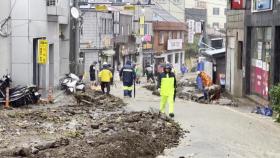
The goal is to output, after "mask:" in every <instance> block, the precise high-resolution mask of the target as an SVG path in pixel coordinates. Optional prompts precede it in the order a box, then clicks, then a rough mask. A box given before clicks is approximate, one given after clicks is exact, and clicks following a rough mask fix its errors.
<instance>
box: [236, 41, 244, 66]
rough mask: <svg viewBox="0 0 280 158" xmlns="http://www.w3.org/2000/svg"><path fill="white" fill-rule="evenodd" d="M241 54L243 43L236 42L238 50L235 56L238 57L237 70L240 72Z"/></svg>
mask: <svg viewBox="0 0 280 158" xmlns="http://www.w3.org/2000/svg"><path fill="white" fill-rule="evenodd" d="M242 52H243V42H242V41H238V50H237V55H238V61H237V62H238V69H240V70H242V66H243V65H242Z"/></svg>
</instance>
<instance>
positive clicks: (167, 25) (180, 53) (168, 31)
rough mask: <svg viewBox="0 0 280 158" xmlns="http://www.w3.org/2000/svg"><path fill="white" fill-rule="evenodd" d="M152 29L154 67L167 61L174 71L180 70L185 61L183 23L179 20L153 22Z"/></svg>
mask: <svg viewBox="0 0 280 158" xmlns="http://www.w3.org/2000/svg"><path fill="white" fill-rule="evenodd" d="M153 29H154V52H155V55H154V58H155V67H157V66H158V65H159V64H161V63H167V62H168V63H170V64H172V65H173V67H174V69H175V70H176V72H180V67H181V65H182V64H183V63H184V62H185V50H184V34H185V31H186V26H185V24H184V23H180V22H154V23H153Z"/></svg>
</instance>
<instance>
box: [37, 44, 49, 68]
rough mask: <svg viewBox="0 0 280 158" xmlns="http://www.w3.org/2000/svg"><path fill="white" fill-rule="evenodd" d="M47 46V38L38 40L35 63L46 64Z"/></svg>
mask: <svg viewBox="0 0 280 158" xmlns="http://www.w3.org/2000/svg"><path fill="white" fill-rule="evenodd" d="M48 47H49V43H48V41H47V40H38V51H37V63H38V64H47V62H48Z"/></svg>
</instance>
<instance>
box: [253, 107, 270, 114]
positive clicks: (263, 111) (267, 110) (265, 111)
mask: <svg viewBox="0 0 280 158" xmlns="http://www.w3.org/2000/svg"><path fill="white" fill-rule="evenodd" d="M254 112H255V113H256V114H260V115H264V116H272V115H273V110H272V108H271V107H269V106H262V107H260V106H257V107H256V109H255V110H254Z"/></svg>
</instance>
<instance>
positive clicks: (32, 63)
mask: <svg viewBox="0 0 280 158" xmlns="http://www.w3.org/2000/svg"><path fill="white" fill-rule="evenodd" d="M69 4H70V2H69V0H60V1H56V0H47V1H46V0H21V1H6V0H4V1H1V2H0V10H1V11H0V12H1V14H0V16H1V19H6V20H5V21H6V22H7V23H5V24H7V25H9V26H8V28H9V30H8V32H9V33H8V34H7V36H6V37H1V38H0V45H3V47H2V46H1V59H0V60H1V61H2V60H4V62H0V64H1V66H0V67H1V69H0V71H1V73H6V70H7V71H8V73H11V74H12V78H13V81H14V83H15V84H36V85H38V86H39V87H40V88H43V89H48V88H49V87H53V86H56V85H58V78H59V77H60V76H62V75H64V74H65V73H68V72H69V32H70V31H69V29H70V27H69V10H70V6H69ZM2 13H3V14H2ZM9 13H11V14H9ZM3 26H4V25H3ZM4 27H5V26H4ZM2 29H3V28H2V27H1V30H2ZM40 39H44V40H46V41H45V42H47V45H45V46H46V47H47V48H46V50H48V51H47V56H46V57H47V60H46V63H44V64H38V56H39V55H38V52H39V51H40V50H38V47H39V44H38V41H39V40H40ZM2 51H5V52H2ZM2 65H3V67H2Z"/></svg>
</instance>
